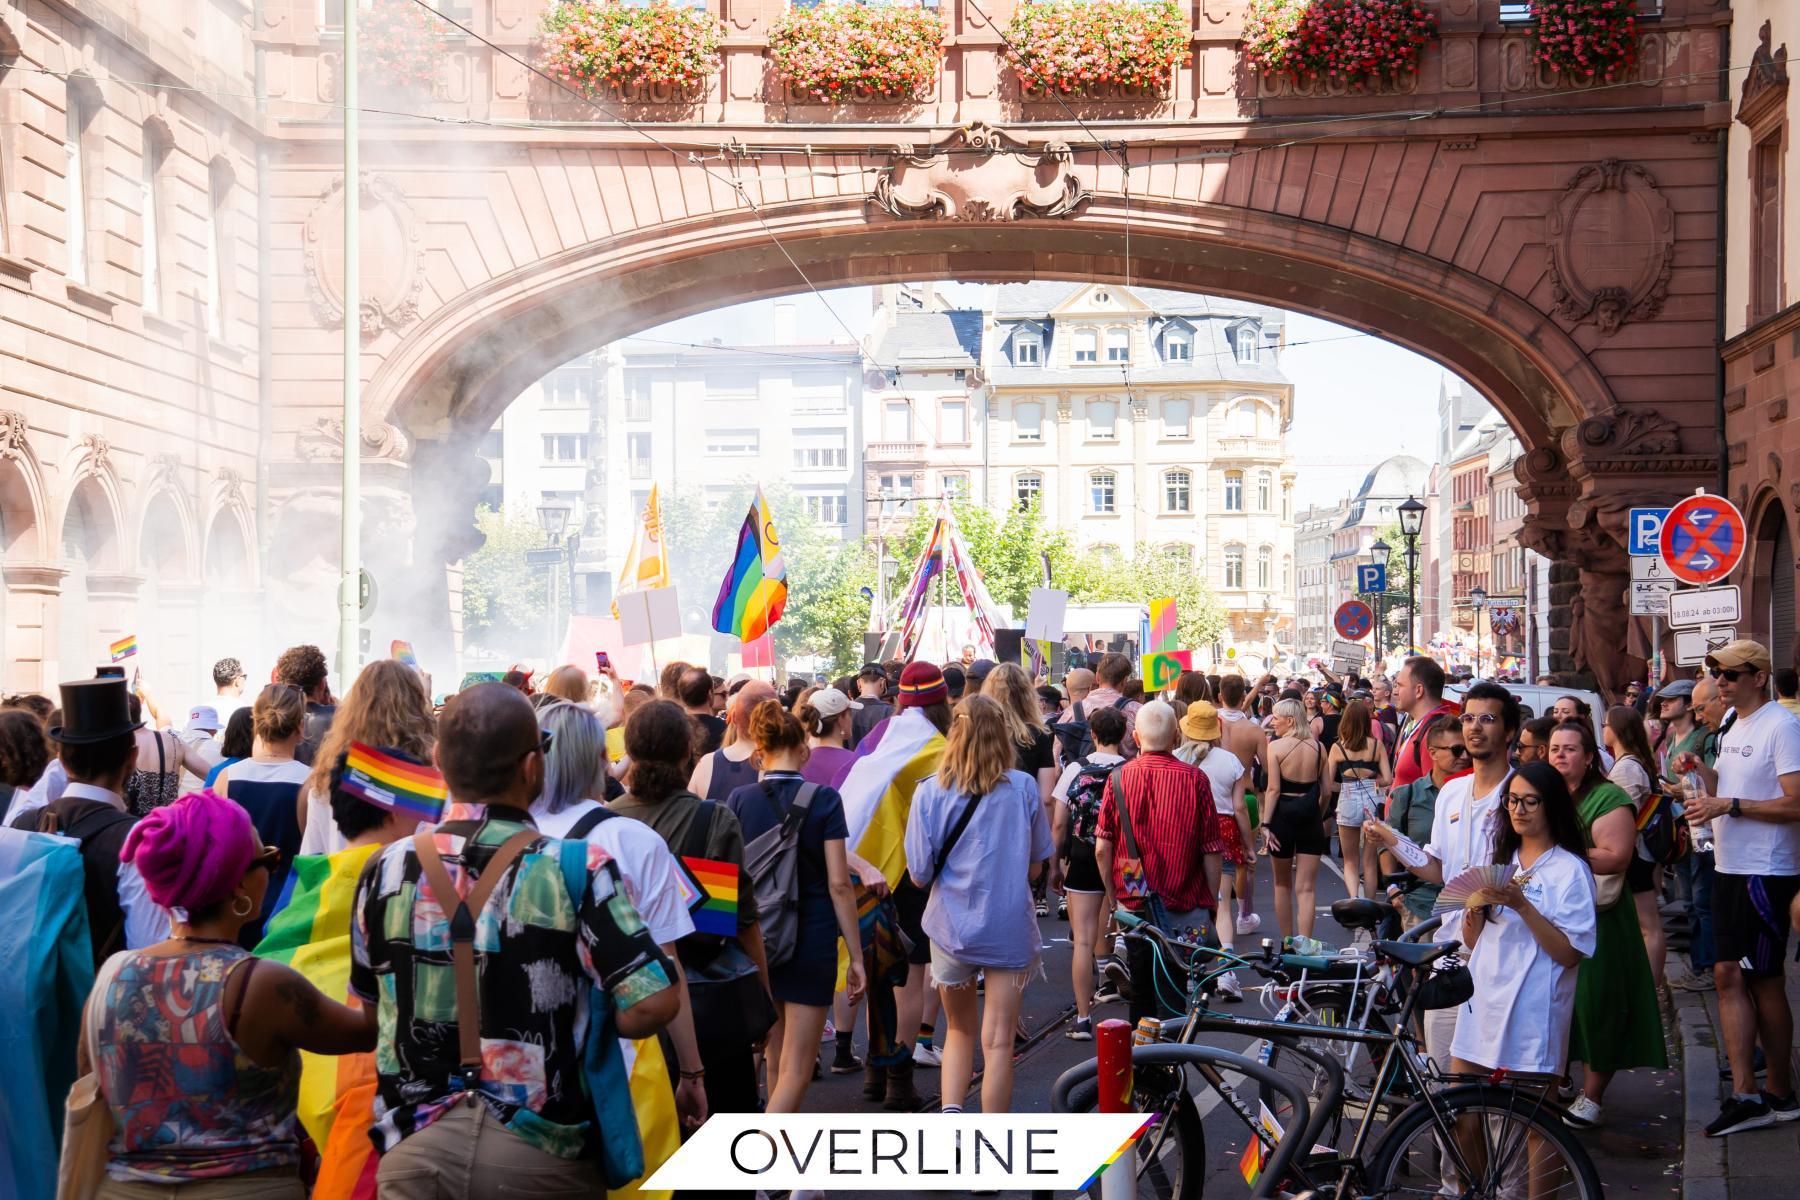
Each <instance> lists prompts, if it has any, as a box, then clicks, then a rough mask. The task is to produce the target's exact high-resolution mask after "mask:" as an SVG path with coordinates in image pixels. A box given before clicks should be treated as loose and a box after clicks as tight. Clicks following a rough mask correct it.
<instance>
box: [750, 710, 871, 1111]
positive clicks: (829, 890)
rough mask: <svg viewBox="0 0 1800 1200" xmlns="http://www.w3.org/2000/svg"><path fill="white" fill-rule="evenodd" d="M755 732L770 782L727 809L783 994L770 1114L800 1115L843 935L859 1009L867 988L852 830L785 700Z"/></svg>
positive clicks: (760, 716) (769, 1061)
mask: <svg viewBox="0 0 1800 1200" xmlns="http://www.w3.org/2000/svg"><path fill="white" fill-rule="evenodd" d="M749 734H750V744H751V745H752V746H754V747H755V752H754V754H753V755H752V761H754V762H755V763H756V765H757V768H758V770H759V771H760V773H761V776H762V777H761V778H760V779H758V780H757V782H755V783H751V784H745V785H744V786H743V787H740V788H738V789H737V790H736V791H734V792H732V793H731V795H729V796H727V797H726V798H725V807H726V808H728V809H730V810H731V812H732V814H733V815H734V816H736V817H737V819H738V824H739V826H740V827H742V829H743V831H744V843H745V849H744V854H745V865H746V868H747V870H748V872H749V874H750V878H751V883H752V886H753V887H754V888H755V891H756V899H757V912H758V914H759V915H760V917H761V921H762V928H763V949H764V951H765V953H766V954H767V955H768V959H769V986H770V990H771V992H772V993H773V994H774V997H775V1005H776V1009H775V1011H776V1018H775V1027H774V1028H773V1029H771V1030H770V1031H769V1041H768V1045H767V1046H766V1047H764V1050H763V1062H764V1065H765V1067H766V1070H767V1075H768V1080H767V1082H768V1089H769V1103H768V1108H767V1110H766V1111H768V1112H775V1113H785V1112H799V1111H800V1104H801V1102H802V1101H803V1100H805V1098H806V1089H807V1085H808V1084H810V1083H811V1082H812V1077H813V1069H814V1068H815V1067H816V1066H818V1061H819V1035H820V1034H821V1033H822V1032H823V1031H824V1029H825V1017H826V1014H827V1013H829V1012H830V1011H831V997H832V993H834V992H835V991H836V990H837V964H838V938H839V937H840V936H841V937H842V938H843V939H844V944H845V945H846V946H848V947H850V950H851V954H850V966H849V974H848V976H847V977H846V981H845V986H846V991H847V995H848V999H849V1002H850V1004H851V1005H852V1006H854V1005H855V1004H856V1003H857V1002H858V1001H860V1000H861V999H862V994H863V989H864V987H865V986H866V982H867V981H866V980H865V978H864V975H863V966H862V934H861V932H860V930H859V929H858V926H857V916H856V895H855V892H854V891H853V889H852V888H851V884H850V866H849V859H848V857H847V856H846V854H845V852H844V842H845V839H847V838H848V837H849V836H850V830H849V827H848V826H847V825H846V824H845V821H844V802H843V800H842V799H841V798H840V797H839V796H838V793H837V790H836V789H835V788H830V787H824V786H821V785H819V784H816V783H809V782H808V781H807V780H806V778H805V777H804V776H803V775H802V774H801V773H800V770H801V768H802V767H803V766H805V765H806V757H807V748H806V731H805V730H804V729H803V728H801V726H800V722H799V720H798V719H797V718H795V716H794V715H793V714H792V713H790V712H788V711H787V710H786V709H784V708H782V707H781V703H780V701H777V700H764V701H763V702H762V703H761V704H759V705H757V706H756V708H755V709H753V710H752V711H751V713H750V728H749Z"/></svg>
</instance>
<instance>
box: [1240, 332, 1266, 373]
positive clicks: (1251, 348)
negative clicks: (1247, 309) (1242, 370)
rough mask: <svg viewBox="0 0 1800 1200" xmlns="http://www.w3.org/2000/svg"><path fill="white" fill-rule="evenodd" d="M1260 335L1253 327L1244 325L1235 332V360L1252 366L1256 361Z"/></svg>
mask: <svg viewBox="0 0 1800 1200" xmlns="http://www.w3.org/2000/svg"><path fill="white" fill-rule="evenodd" d="M1261 339H1262V333H1261V331H1260V330H1258V329H1257V327H1256V326H1254V325H1246V326H1244V327H1243V328H1242V329H1239V330H1238V331H1237V360H1238V361H1239V362H1241V363H1245V364H1249V365H1254V364H1255V363H1256V360H1257V345H1258V343H1259V342H1260V341H1261Z"/></svg>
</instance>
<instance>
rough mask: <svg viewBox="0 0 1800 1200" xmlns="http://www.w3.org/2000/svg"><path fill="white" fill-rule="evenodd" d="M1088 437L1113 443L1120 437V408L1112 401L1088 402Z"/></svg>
mask: <svg viewBox="0 0 1800 1200" xmlns="http://www.w3.org/2000/svg"><path fill="white" fill-rule="evenodd" d="M1087 410H1088V436H1089V437H1091V438H1098V439H1100V440H1102V441H1112V440H1114V439H1116V438H1117V437H1118V436H1119V406H1118V404H1117V403H1115V402H1114V401H1111V400H1089V401H1088V406H1087Z"/></svg>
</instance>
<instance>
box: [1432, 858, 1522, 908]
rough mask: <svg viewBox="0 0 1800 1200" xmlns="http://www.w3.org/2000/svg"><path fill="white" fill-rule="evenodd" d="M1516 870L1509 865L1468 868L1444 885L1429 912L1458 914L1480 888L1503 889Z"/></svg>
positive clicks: (1466, 906)
mask: <svg viewBox="0 0 1800 1200" xmlns="http://www.w3.org/2000/svg"><path fill="white" fill-rule="evenodd" d="M1517 870H1518V868H1517V867H1515V866H1514V865H1513V864H1511V863H1482V864H1481V865H1480V866H1475V867H1470V868H1469V869H1468V870H1466V871H1464V872H1463V873H1462V874H1460V875H1458V876H1457V877H1456V878H1455V879H1452V880H1451V881H1450V882H1449V883H1446V884H1445V885H1444V890H1443V891H1441V892H1439V893H1438V898H1437V903H1435V904H1433V905H1432V906H1431V911H1432V912H1434V913H1441V912H1458V911H1461V910H1462V909H1465V908H1469V907H1470V906H1471V904H1470V902H1471V901H1472V900H1474V898H1475V893H1476V892H1479V891H1480V890H1481V889H1482V888H1502V887H1505V886H1506V885H1507V883H1508V882H1509V881H1511V879H1512V877H1513V874H1514V872H1516V871H1517Z"/></svg>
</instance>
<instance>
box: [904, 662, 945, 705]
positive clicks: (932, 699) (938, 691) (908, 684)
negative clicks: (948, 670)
mask: <svg viewBox="0 0 1800 1200" xmlns="http://www.w3.org/2000/svg"><path fill="white" fill-rule="evenodd" d="M948 699H950V689H949V687H948V686H946V685H945V683H944V673H943V672H942V671H940V670H938V669H937V668H936V667H934V666H932V665H931V664H930V663H927V662H914V663H907V664H906V669H905V670H904V671H901V672H900V698H899V700H897V701H896V702H895V703H896V705H897V706H898V707H900V708H924V707H926V706H928V705H932V704H942V703H944V702H945V701H946V700H948Z"/></svg>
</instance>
